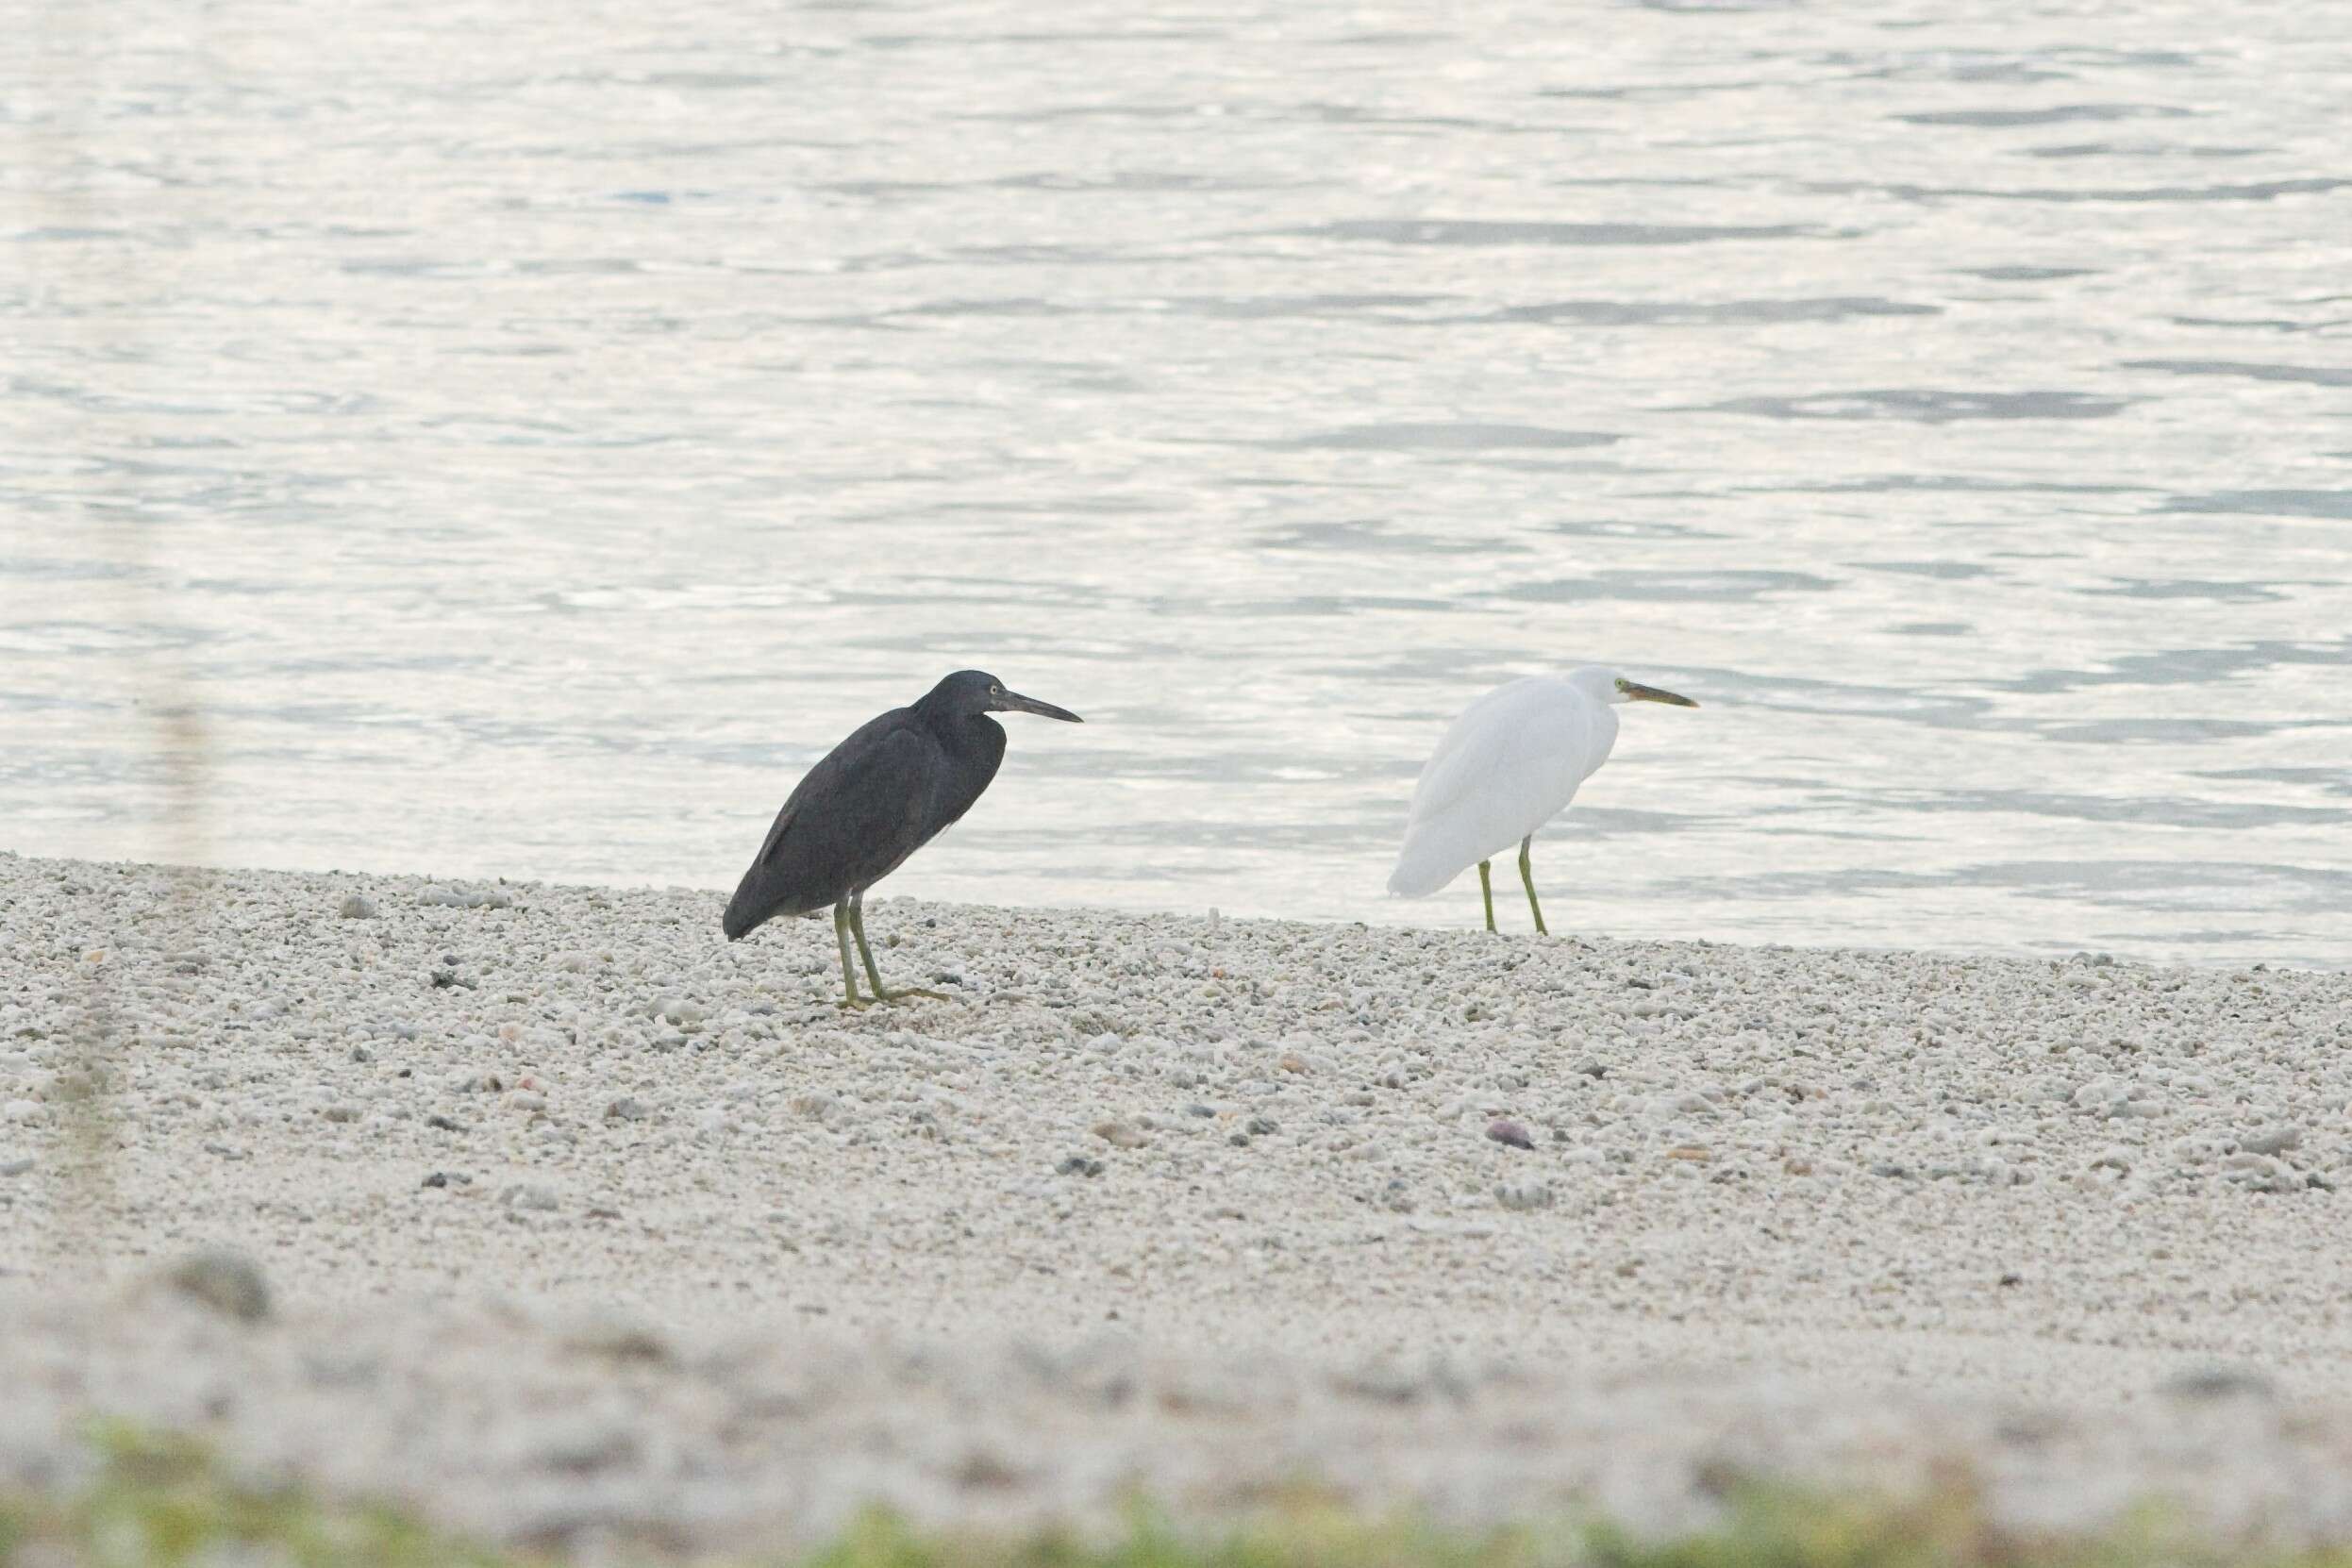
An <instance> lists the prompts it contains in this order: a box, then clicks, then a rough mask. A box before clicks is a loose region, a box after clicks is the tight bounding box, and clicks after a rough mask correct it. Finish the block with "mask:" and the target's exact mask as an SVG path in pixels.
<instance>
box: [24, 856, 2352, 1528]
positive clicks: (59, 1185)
mask: <svg viewBox="0 0 2352 1568" xmlns="http://www.w3.org/2000/svg"><path fill="white" fill-rule="evenodd" d="M722 901H723V900H722V895H720V894H719V893H716V892H709V891H707V890H686V889H670V890H626V891H625V890H613V889H596V888H578V887H556V886H545V885H539V884H531V883H520V882H516V883H500V882H494V881H492V882H448V881H437V880H434V879H432V878H428V877H423V876H361V875H343V874H327V875H308V874H292V873H278V872H259V871H253V872H231V871H198V870H180V869H172V868H163V867H157V866H149V865H126V864H108V863H96V862H87V861H67V860H54V859H38V858H30V857H21V856H0V942H5V950H6V952H7V954H8V973H7V975H6V985H5V988H0V1387H6V1388H8V1389H9V1390H10V1391H12V1395H13V1396H12V1397H10V1398H9V1399H8V1400H6V1401H0V1484H13V1485H19V1486H23V1485H39V1484H49V1483H51V1482H54V1481H55V1480H56V1478H57V1477H58V1476H70V1475H71V1474H73V1473H74V1472H75V1469H76V1467H78V1466H86V1465H87V1464H88V1463H89V1462H90V1460H89V1459H88V1457H87V1453H86V1449H85V1447H84V1445H83V1444H82V1443H81V1441H80V1438H79V1436H78V1435H77V1434H79V1433H81V1432H83V1431H84V1430H86V1429H87V1426H88V1424H89V1423H90V1422H91V1421H92V1419H95V1418H100V1417H103V1418H106V1419H110V1420H123V1421H129V1422H134V1423H138V1424H141V1425H142V1426H147V1427H152V1428H155V1429H159V1430H172V1431H195V1432H201V1433H203V1434H204V1435H205V1436H206V1438H207V1440H208V1441H209V1442H210V1443H214V1444H215V1445H216V1446H217V1447H218V1449H219V1451H220V1452H221V1453H222V1454H223V1455H224V1456H225V1459H226V1460H228V1461H229V1462H231V1463H233V1464H235V1465H237V1466H240V1467H242V1468H244V1469H246V1470H249V1471H250V1472H252V1473H254V1474H257V1475H265V1476H291V1477H296V1478H299V1479H301V1480H302V1481H304V1482H305V1483H307V1484H311V1485H315V1486H318V1487H321V1488H324V1489H325V1490H327V1491H329V1492H349V1493H361V1494H366V1495H371V1496H375V1495H390V1496H392V1497H394V1498H397V1499H399V1500H401V1501H403V1502H404V1503H406V1504H408V1505H409V1506H412V1507H417V1508H420V1509H423V1510H426V1511H428V1512H429V1513H430V1514H431V1515H432V1516H433V1517H435V1518H437V1519H442V1520H445V1521H446V1522H448V1523H450V1524H451V1525H453V1526H458V1527H462V1528H465V1529H468V1530H471V1531H475V1532H479V1533H481V1534H482V1535H484V1536H487V1537H489V1538H491V1539H494V1540H501V1541H514V1542H540V1543H544V1542H550V1541H552V1542H558V1543H579V1542H582V1541H592V1540H598V1539H609V1538H615V1537H617V1538H620V1539H626V1540H630V1541H658V1542H661V1543H666V1544H668V1545H670V1546H674V1547H676V1548H677V1549H679V1550H682V1551H686V1552H690V1553H692V1552H701V1551H718V1550H738V1549H742V1548H744V1547H746V1546H747V1545H750V1544H756V1543H776V1542H778V1541H792V1540H813V1539H817V1538H820V1537H821V1536H822V1535H823V1534H824V1533H825V1532H826V1530H828V1529H830V1528H834V1527H837V1526H839V1525H840V1523H841V1522H842V1521H843V1520H845V1519H848V1518H850V1517H853V1516H854V1515H855V1514H856V1512H857V1511H858V1510H859V1509H861V1508H864V1507H866V1506H868V1505H873V1504H881V1505H885V1506H889V1507H892V1508H893V1509H895V1510H900V1511H902V1512H904V1513H905V1514H907V1515H908V1516H909V1517H911V1518H914V1519H917V1520H920V1521H926V1522H929V1523H935V1524H944V1525H953V1524H959V1523H963V1522H969V1521H975V1520H977V1521H982V1522H993V1523H998V1524H1013V1525H1020V1524H1026V1523H1032V1522H1045V1521H1076V1522H1079V1523H1084V1522H1086V1521H1089V1520H1096V1519H1102V1518H1109V1517H1113V1516H1115V1515H1116V1512H1117V1510H1119V1508H1120V1507H1121V1506H1122V1501H1123V1499H1125V1498H1126V1497H1128V1496H1130V1495H1132V1494H1133V1493H1136V1492H1137V1491H1138V1490H1139V1489H1140V1490H1141V1491H1142V1492H1143V1493H1148V1494H1150V1495H1152V1496H1155V1497H1157V1498H1159V1499H1162V1500H1163V1501H1164V1502H1165V1503H1166V1504H1167V1505H1168V1506H1169V1507H1171V1508H1172V1509H1173V1510H1176V1512H1177V1513H1178V1514H1179V1515H1181V1516H1182V1517H1186V1518H1193V1517H1198V1518H1204V1519H1214V1518H1220V1517H1225V1516H1227V1515H1231V1514H1235V1513H1239V1512H1243V1511H1245V1510H1248V1509H1250V1508H1252V1507H1254V1506H1257V1505H1258V1504H1259V1503H1261V1502H1262V1501H1263V1500H1264V1498H1265V1497H1266V1495H1267V1494H1268V1490H1269V1489H1270V1488H1273V1487H1276V1486H1277V1485H1288V1484H1293V1483H1300V1482H1311V1483H1312V1484H1313V1485H1315V1486H1317V1487H1320V1488H1324V1489H1326V1490H1327V1491H1328V1492H1329V1493H1332V1494H1333V1495H1335V1496H1337V1497H1339V1498H1341V1499H1343V1501H1345V1502H1346V1503H1347V1504H1348V1505H1350V1506H1352V1507H1359V1508H1362V1509H1365V1510H1373V1511H1380V1510H1400V1509H1401V1510H1417V1511H1426V1513H1428V1514H1430V1515H1431V1516H1434V1517H1437V1518H1442V1519H1446V1520H1455V1521H1461V1522H1465V1523H1468V1524H1473V1525H1476V1524H1483V1523H1494V1522H1501V1521H1507V1520H1512V1519H1524V1518H1531V1517H1545V1516H1551V1515H1556V1514H1562V1513H1566V1512H1569V1511H1573V1510H1601V1511H1603V1512H1605V1513H1606V1514H1608V1515H1609V1516H1610V1517H1611V1518H1612V1519H1618V1520H1622V1521H1623V1522H1624V1523H1625V1524H1626V1526H1628V1527H1631V1528H1635V1529H1640V1530H1656V1531H1671V1530H1675V1529H1678V1528H1684V1527H1689V1526H1692V1525H1693V1524H1694V1523H1696V1522H1703V1521H1704V1519H1705V1518H1706V1517H1707V1516H1708V1515H1709V1512H1710V1510H1713V1509H1715V1508H1717V1507H1719V1506H1720V1503H1721V1498H1722V1495H1723V1484H1722V1477H1723V1476H1724V1475H1726V1473H1730V1474H1736V1475H1739V1476H1753V1477H1759V1478H1763V1479H1768V1480H1772V1481H1776V1482H1782V1481H1785V1482H1788V1483H1791V1484H1798V1485H1806V1486H1838V1487H1852V1486H1859V1487H1866V1488H1871V1489H1876V1490H1885V1491H1890V1492H1893V1493H1901V1492H1904V1491H1905V1490H1907V1489H1917V1488H1920V1487H1924V1486H1927V1485H1929V1484H1932V1483H1934V1482H1935V1480H1936V1478H1937V1477H1946V1478H1948V1477H1949V1476H1951V1475H1953V1474H1956V1473H1960V1474H1965V1475H1966V1476H1968V1477H1970V1484H1971V1485H1972V1486H1973V1487H1974V1488H1975V1489H1976V1490H1977V1493H1978V1494H1979V1495H1981V1497H1982V1498H1983V1499H1984V1503H1985V1507H1986V1508H1987V1509H1988V1510H1990V1512H1991V1514H1992V1516H1993V1517H1994V1518H1995V1519H1996V1520H1998V1521H2000V1522H2002V1523H2003V1524H2004V1525H2005V1526H2008V1527H2013V1528H2015V1529H2018V1530H2020V1531H2026V1532H2056V1533H2059V1534H2064V1533H2066V1532H2070V1531H2083V1532H2089V1531H2095V1530H2099V1529H2103V1528H2107V1527H2110V1526H2112V1525H2113V1524H2114V1523H2115V1522H2116V1521H2117V1520H2119V1519H2123V1518H2127V1517H2128V1516H2129V1515H2130V1514H2131V1511H2132V1510H2135V1509H2138V1508H2141V1507H2143V1506H2144V1505H2146V1504H2148V1503H2149V1502H2151V1501H2161V1502H2162V1503H2163V1504H2164V1505H2165V1506H2166V1507H2168V1508H2173V1509H2177V1510H2178V1511H2179V1513H2180V1515H2181V1517H2183V1518H2185V1519H2187V1520H2189V1521H2192V1522H2193V1523H2194V1526H2195V1527H2196V1528H2197V1529H2199V1530H2201V1531H2208V1532H2210V1533H2212V1534H2213V1535H2215V1536H2217V1537H2221V1538H2225V1539H2228V1540H2233V1541H2234V1540H2248V1539H2253V1540H2263V1541H2280V1542H2286V1543H2344V1542H2352V1463H2347V1460H2352V1322H2347V1321H2346V1317H2345V1314H2344V1310H2343V1303H2344V1299H2345V1296H2346V1287H2347V1285H2352V1269H2348V1268H2347V1267H2346V1264H2345V1260H2344V1247H2343V1245H2342V1238H2343V1236H2344V1232H2345V1227H2346V1223H2347V1217H2348V1215H2352V1211H2347V1209H2345V1208H2344V1205H2346V1204H2352V976H2343V975H2335V974H2324V973H2310V972H2293V971H2271V970H2261V969H2244V968H2239V969H2219V968H2215V969H2192V968H2159V967H2150V966H2143V965H2137V964H2129V963H2118V962H2112V961H2106V960H2102V959H2099V958H2097V957H2096V956H2093V955H2082V956H2079V957H2077V958H2074V959H2065V960H2059V961H2047V960H2037V959H2010V958H1979V957H1969V956H1964V955H1954V954H1943V953H1925V952H1904V951H1860V950H1820V949H1801V948H1786V947H1740V946H1728V945H1723V944H1710V943H1697V942H1694V943H1677V942H1617V941H1609V940H1603V939H1599V938H1593V937H1581V936H1575V935H1558V936H1555V937H1553V938H1552V939H1550V940H1541V939H1537V938H1533V937H1526V936H1506V937H1501V938H1496V937H1490V936H1487V935H1485V934H1482V933H1467V932H1426V931H1414V930H1407V929H1389V928H1376V927H1370V926H1312V925H1304V924H1291V923H1282V922H1268V921H1235V920H1225V919H1218V918H1206V917H1178V916H1143V915H1126V914H1108V913H1101V912H1095V911H1085V910H1040V909H997V908H988V907H981V906H970V905H944V904H934V903H927V902H923V901H919V900H914V899H905V898H893V899H889V900H881V901H876V902H875V903H874V904H872V905H870V906H869V928H870V930H871V933H872V935H873V938H874V940H875V942H876V945H877V947H878V948H880V949H881V950H882V956H883V959H884V962H885V964H886V965H887V966H888V967H890V968H891V969H892V971H893V972H894V974H896V975H898V976H903V977H904V978H905V979H906V980H908V981H909V982H911V983H917V984H921V985H924V986H926V987H929V988H932V989H935V990H938V991H941V992H942V993H947V994H948V995H950V996H951V997H953V998H954V999H953V1000H950V1001H945V1002H931V1001H917V1002H909V1003H907V1004H904V1005H898V1006H892V1007H884V1008H876V1009H871V1010H869V1011H865V1012H844V1011H842V1009H838V1008H837V1007H836V1006H835V1005H834V999H835V997H836V996H837V995H838V975H837V973H836V959H835V953H834V946H833V941H832V933H831V931H830V929H829V927H827V926H826V924H825V923H824V922H822V921H816V922H778V923H776V926H773V927H772V928H770V929H768V930H765V931H762V932H760V933H759V937H758V939H757V940H753V941H747V942H740V943H735V944H732V945H730V944H728V943H727V942H724V941H723V940H721V939H720V936H719V932H718V921H719V912H720V906H721V903H722ZM1560 924H1563V925H1564V924H1566V923H1565V922H1564V921H1563V922H1560ZM224 1278H225V1279H226V1280H227V1281H228V1282H229V1283H228V1284H227V1285H226V1286H223V1285H222V1284H221V1283H220V1281H221V1279H224Z"/></svg>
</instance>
